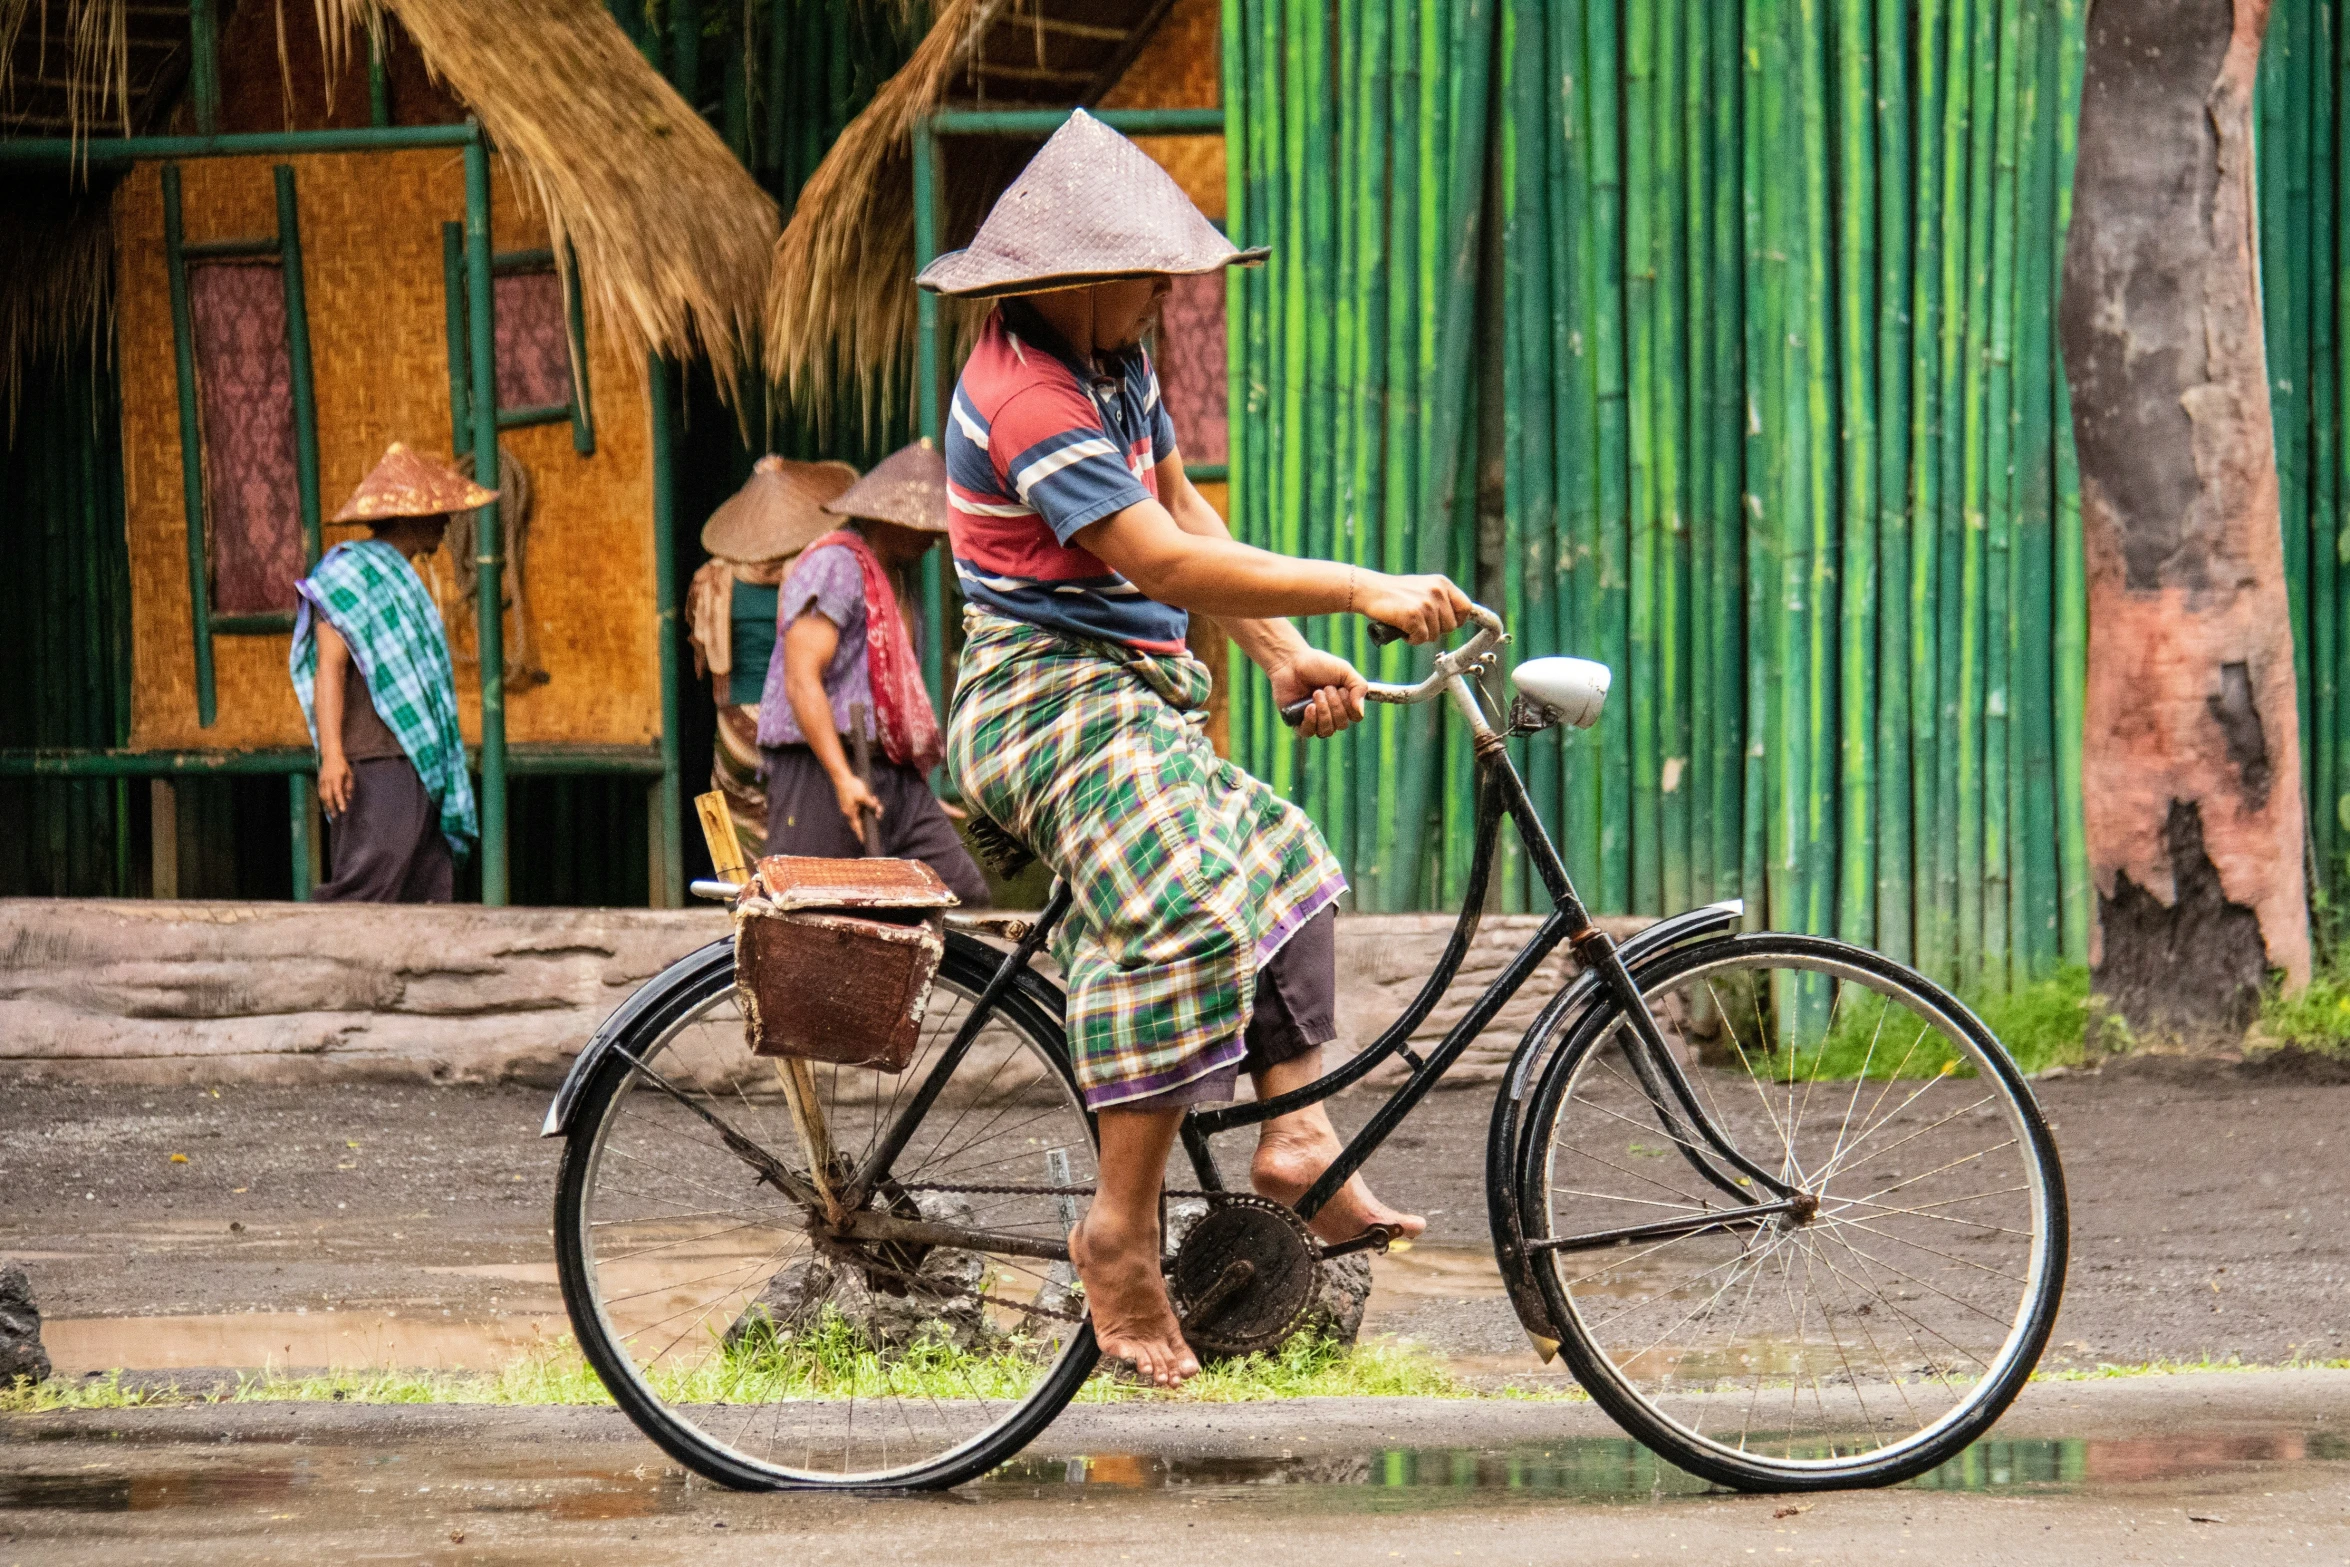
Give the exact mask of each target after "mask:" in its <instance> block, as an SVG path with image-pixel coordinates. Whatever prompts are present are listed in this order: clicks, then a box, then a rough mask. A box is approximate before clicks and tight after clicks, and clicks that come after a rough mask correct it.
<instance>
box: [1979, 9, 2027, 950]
mask: <svg viewBox="0 0 2350 1567" xmlns="http://www.w3.org/2000/svg"><path fill="white" fill-rule="evenodd" d="M2022 9H2023V0H2001V4H2000V18H1999V69H1998V77H1997V83H1998V85H1997V88H1996V92H1997V95H1998V105H1999V111H1998V117H1999V126H1998V142H1997V146H1998V151H1997V153H1996V155H1995V158H1996V161H1995V163H1994V165H1993V173H1992V185H1991V216H1992V232H1991V326H1990V339H1989V345H1988V348H1987V350H1986V352H1987V355H1988V359H1987V362H1986V366H1985V375H1984V396H1983V401H1984V415H1983V445H1984V454H1983V521H1984V526H1983V578H1982V581H1983V641H1982V647H1983V982H1984V984H1985V986H1986V987H1987V988H1989V989H1992V990H1998V989H2003V988H2005V987H2006V986H2007V985H2008V984H2010V983H2012V979H2013V975H2012V970H2011V967H2010V962H2011V948H2012V940H2011V936H2010V931H2011V927H2012V924H2013V919H2014V911H2013V908H2012V906H2011V904H2010V902H2009V897H2010V893H2011V891H2012V879H2013V878H2012V873H2011V867H2010V865H2009V856H2008V850H2009V847H2010V844H2009V839H2010V832H2009V827H2008V822H2009V818H2010V814H2011V813H2010V810H2009V806H2010V801H2011V796H2012V795H2013V793H2014V778H2013V775H2012V774H2011V772H2010V770H2009V767H2008V760H2009V751H2010V749H2011V748H2010V746H2009V740H2010V737H2011V735H2010V731H2011V716H2012V704H2013V702H2014V692H2013V691H2012V690H2011V689H2010V683H2009V678H2008V665H2009V656H2010V653H2011V652H2012V644H2011V643H2010V640H2009V622H2010V619H2011V614H2010V608H2011V605H2012V604H2013V601H2014V596H2015V587H2014V578H2013V568H2014V537H2013V533H2014V503H2013V494H2014V487H2015V467H2014V451H2015V429H2014V409H2015V384H2014V383H2015V308H2016V301H2015V264H2016V249H2017V246H2016V227H2017V218H2018V203H2019V201H2020V199H2021V192H2020V186H2019V182H2018V180H2017V177H2016V173H2017V162H2018V159H2019V157H2020V154H2021V150H2022V143H2023V126H2024V118H2025V116H2024V112H2023V106H2022V104H2021V102H2020V95H2021V91H2022V85H2021V84H2022V81H2023V76H2022V69H2023V59H2022V56H2023V37H2024V33H2023V27H2022V23H2021V12H2022Z"/></svg>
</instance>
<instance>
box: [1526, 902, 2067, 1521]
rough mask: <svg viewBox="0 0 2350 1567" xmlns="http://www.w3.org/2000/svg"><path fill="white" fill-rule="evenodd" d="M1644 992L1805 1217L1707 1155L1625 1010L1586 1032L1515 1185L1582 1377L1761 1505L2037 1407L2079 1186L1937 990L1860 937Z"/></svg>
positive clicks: (1787, 941)
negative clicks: (2031, 1385) (2068, 1204)
mask: <svg viewBox="0 0 2350 1567" xmlns="http://www.w3.org/2000/svg"><path fill="white" fill-rule="evenodd" d="M1635 979H1636V982H1637V983H1638V984H1639V986H1640V988H1641V991H1642V993H1643V994H1644V995H1646V996H1647V997H1648V998H1649V1005H1650V1008H1651V1010H1652V1012H1653V1013H1654V1015H1655V1016H1656V1019H1657V1022H1658V1024H1659V1027H1660V1028H1661V1030H1662V1032H1663V1034H1664V1037H1665V1041H1666V1044H1667V1047H1668V1048H1669V1049H1670V1050H1671V1051H1672V1053H1673V1055H1674V1058H1675V1060H1676V1061H1677V1062H1678V1063H1679V1064H1680V1066H1681V1069H1682V1072H1683V1073H1684V1074H1685V1077H1686V1080H1687V1082H1688V1084H1689V1087H1690V1094H1691V1097H1692V1098H1693V1099H1694V1100H1695V1101H1696V1104H1697V1106H1698V1107H1699V1108H1700V1109H1701V1110H1702V1111H1703V1112H1704V1118H1705V1119H1706V1120H1707V1121H1710V1122H1711V1124H1712V1125H1713V1126H1714V1127H1715V1128H1717V1129H1718V1130H1719V1132H1720V1133H1721V1134H1722V1136H1723V1138H1724V1139H1725V1141H1727V1142H1728V1143H1730V1144H1731V1145H1732V1146H1733V1147H1735V1148H1736V1149H1737V1150H1738V1151H1740V1152H1741V1153H1743V1154H1744V1155H1745V1157H1746V1158H1747V1159H1748V1160H1749V1161H1751V1163H1752V1164H1753V1165H1754V1166H1756V1167H1758V1168H1759V1170H1760V1173H1761V1174H1763V1175H1766V1176H1769V1177H1773V1178H1775V1179H1776V1180H1777V1181H1778V1182H1780V1183H1782V1184H1783V1185H1784V1186H1785V1187H1787V1188H1788V1189H1789V1191H1790V1195H1789V1196H1787V1197H1785V1198H1782V1197H1780V1196H1779V1195H1778V1194H1777V1193H1775V1192H1773V1191H1772V1190H1770V1189H1769V1184H1768V1183H1767V1182H1765V1181H1760V1180H1757V1179H1756V1178H1755V1176H1754V1175H1753V1174H1751V1173H1741V1171H1740V1170H1739V1169H1738V1167H1737V1166H1736V1165H1735V1163H1733V1162H1732V1161H1730V1160H1729V1159H1727V1158H1725V1157H1724V1155H1723V1154H1722V1153H1721V1151H1720V1150H1719V1149H1717V1148H1716V1147H1714V1146H1712V1145H1711V1144H1710V1143H1709V1141H1708V1139H1707V1138H1706V1137H1705V1136H1704V1134H1703V1130H1702V1128H1701V1125H1700V1123H1699V1120H1698V1118H1697V1117H1695V1116H1693V1115H1690V1114H1689V1113H1688V1112H1687V1110H1686V1108H1685V1107H1683V1106H1682V1105H1681V1104H1680V1103H1679V1101H1678V1096H1677V1094H1676V1092H1675V1090H1674V1085H1673V1083H1672V1081H1671V1074H1670V1072H1669V1070H1668V1069H1667V1068H1666V1067H1665V1066H1664V1065H1663V1064H1660V1063H1656V1062H1654V1061H1653V1060H1650V1059H1647V1058H1646V1057H1645V1056H1642V1055H1640V1054H1638V1052H1639V1051H1640V1047H1639V1045H1638V1043H1637V1041H1636V1040H1635V1038H1634V1036H1633V1034H1632V1032H1631V1029H1630V1028H1629V1026H1628V1025H1627V1023H1626V1021H1625V1018H1624V1015H1623V1014H1622V1013H1621V1012H1619V1011H1617V1010H1616V1009H1615V1008H1614V1007H1612V1006H1607V1007H1603V1008H1601V1009H1600V1010H1599V1011H1598V1012H1597V1013H1596V1014H1594V1015H1593V1016H1591V1017H1590V1018H1588V1019H1587V1020H1586V1021H1585V1022H1584V1023H1583V1024H1582V1025H1581V1026H1580V1027H1579V1028H1578V1029H1577V1030H1576V1031H1575V1033H1574V1034H1573V1036H1572V1037H1571V1038H1569V1039H1568V1040H1567V1042H1566V1043H1565V1045H1564V1047H1563V1048H1561V1049H1560V1050H1559V1051H1558V1053H1557V1054H1556V1055H1555V1056H1554V1057H1553V1059H1552V1060H1551V1062H1550V1064H1549V1065H1548V1066H1547V1068H1546V1069H1545V1072H1544V1076H1543V1079H1542V1081H1541V1084H1540V1086H1539V1088H1538V1091H1537V1096H1536V1102H1535V1105H1534V1107H1533V1110H1532V1113H1531V1114H1530V1116H1529V1118H1528V1131H1527V1142H1526V1144H1525V1145H1524V1147H1523V1149H1522V1151H1521V1155H1520V1161H1519V1166H1518V1167H1519V1170H1520V1182H1521V1185H1520V1190H1521V1200H1522V1202H1523V1205H1524V1212H1525V1215H1526V1224H1527V1230H1528V1244H1529V1249H1530V1250H1531V1251H1532V1252H1533V1254H1534V1256H1535V1259H1536V1266H1535V1273H1536V1278H1537V1282H1538V1284H1539V1286H1540V1288H1541V1290H1542V1293H1543V1295H1544V1297H1545V1299H1546V1301H1547V1302H1548V1304H1549V1307H1550V1310H1551V1313H1552V1316H1553V1318H1554V1320H1555V1321H1556V1323H1557V1325H1558V1329H1559V1338H1560V1342H1561V1349H1562V1351H1563V1353H1564V1354H1565V1356H1566V1358H1567V1361H1568V1364H1569V1366H1570V1367H1571V1369H1572V1370H1573V1371H1574V1373H1575V1375H1576V1377H1577V1378H1578V1379H1579V1380H1580V1381H1581V1382H1582V1384H1583V1385H1584V1387H1585V1388H1586V1389H1588V1390H1589V1392H1590V1393H1591V1395H1592V1397H1593V1398H1594V1399H1596V1400H1597V1401H1598V1402H1599V1403H1600V1404H1601V1405H1603V1406H1604V1407H1605V1408H1606V1409H1607V1410H1608V1412H1609V1413H1610V1414H1612V1415H1614V1416H1615V1418H1616V1419H1617V1420H1618V1421H1619V1422H1620V1423H1622V1424H1623V1425H1624V1426H1625V1428H1626V1429H1627V1430H1629V1431H1631V1432H1632V1433H1633V1434H1634V1435H1635V1436H1637V1437H1639V1438H1640V1439H1641V1440H1642V1441H1643V1442H1646V1443H1647V1444H1648V1445H1649V1446H1651V1447H1653V1448H1655V1449H1656V1450H1657V1451H1658V1452H1660V1453H1662V1454H1664V1455H1665V1456H1666V1457H1668V1458H1670V1459H1671V1460H1672V1461H1673V1462H1675V1463H1677V1464H1679V1465H1680V1466H1681V1467H1683V1468H1685V1469H1688V1470H1690V1471H1691V1472H1693V1473H1695V1474H1698V1475H1702V1476H1704V1477H1705V1478H1707V1479H1709V1480H1714V1481H1716V1482H1718V1483H1720V1484H1724V1485H1730V1486H1736V1487H1740V1488H1742V1489H1750V1490H1814V1489H1827V1488H1831V1487H1839V1486H1858V1485H1883V1484H1889V1483H1892V1482H1894V1481H1897V1480H1901V1479H1906V1478H1908V1477H1909V1476H1911V1475H1915V1474H1918V1473H1921V1472H1923V1471H1924V1470H1926V1469H1929V1468H1932V1467H1933V1466H1935V1465H1936V1464H1939V1463H1941V1462H1943V1461H1944V1460H1946V1459H1948V1458H1950V1457H1951V1456H1953V1455H1955V1454H1956V1453H1957V1452H1958V1451H1959V1450H1960V1449H1962V1448H1963V1447H1965V1446H1966V1444H1967V1443H1969V1442H1971V1441H1973V1440H1974V1439H1975V1438H1976V1437H1977V1436H1979V1435H1981V1434H1982V1433H1983V1432H1984V1431H1985V1430H1987V1429H1988V1428H1989V1427H1990V1425H1991V1423H1992V1422H1993V1421H1994V1420H1996V1419H1997V1418H1998V1417H1999V1415H2000V1413H2001V1412H2002V1411H2004V1410H2005V1409H2006V1407H2007V1405H2008V1403H2009V1402H2010V1401H2011V1400H2012V1399H2013V1398H2014V1397H2015V1395H2016V1393H2017V1392H2018V1391H2020V1390H2021V1388H2022V1386H2023V1384H2024V1381H2025V1379H2026V1378H2027V1377H2028V1376H2029V1375H2030V1373H2031V1370H2032V1367H2033V1365H2034V1364H2035V1363H2036V1362H2037V1360H2038V1359H2039V1355H2040V1351H2041V1349H2042V1347H2043V1346H2044V1345H2045V1344H2046V1342H2047V1337H2048V1332H2049V1329H2050V1327H2051V1326H2052V1325H2053V1323H2054V1321H2055V1317H2056V1308H2057V1303H2058V1299H2059V1297H2060V1295H2061V1293H2062V1289H2063V1281H2064V1264H2065V1248H2066V1214H2065V1198H2064V1180H2063V1175H2062V1172H2061V1170H2060V1169H2059V1167H2058V1163H2057V1157H2056V1150H2055V1145H2054V1143H2053V1141H2052V1140H2051V1139H2050V1137H2049V1134H2048V1129H2047V1126H2046V1124H2045V1123H2044V1122H2043V1120H2042V1119H2041V1116H2040V1113H2039V1110H2038V1107H2037V1106H2036V1105H2035V1104H2034V1103H2033V1100H2032V1095H2031V1091H2030V1089H2029V1088H2028V1087H2026V1085H2025V1083H2024V1081H2023V1078H2022V1075H2021V1074H2020V1073H2019V1072H2018V1071H2017V1070H2016V1068H2015V1065H2014V1063H2013V1062H2012V1061H2010V1060H2009V1059H2008V1056H2007V1053H2006V1052H2005V1051H2004V1050H2003V1049H2001V1047H2000V1045H1999V1043H1998V1041H1997V1040H1995V1039H1994V1038H1993V1037H1992V1036H1991V1034H1990V1033H1989V1031H1988V1030H1987V1029H1985V1028H1984V1026H1983V1024H1982V1023H1981V1021H1980V1020H1979V1019H1977V1018H1976V1017H1975V1016H1974V1014H1973V1013H1971V1012H1970V1011H1968V1010H1967V1009H1966V1008H1965V1007H1964V1006H1962V1005H1961V1004H1960V1003H1959V1002H1958V1001H1957V1000H1956V999H1955V998H1953V997H1951V996H1950V995H1948V994H1947V993H1946V992H1944V991H1942V990H1941V989H1939V988H1938V987H1936V986H1935V985H1934V984H1932V982H1930V981H1928V980H1926V979H1925V978H1924V977H1923V976H1921V975H1918V974H1916V973H1913V972H1912V971H1910V970H1908V969H1906V968H1903V967H1902V966H1901V965H1899V964H1897V963H1894V962H1892V961H1890V960H1888V959H1886V958H1883V957H1880V956H1878V955H1877V954H1875V953H1872V952H1868V951H1865V950H1862V949H1860V948H1857V947H1851V946H1846V945H1844V944H1843V943H1840V942H1835V941H1828V940H1824V939H1820V938H1815V937H1808V936H1789V935H1756V936H1733V937H1723V938H1720V939H1717V940H1713V941H1707V942H1701V943H1698V944H1696V945H1694V946H1690V947H1685V948H1681V949H1679V950H1676V951H1673V952H1668V953H1666V954H1664V955H1662V956H1660V957H1659V958H1657V959H1655V960H1653V961H1652V962H1650V963H1648V964H1646V965H1644V966H1643V967H1642V969H1641V970H1640V972H1639V973H1638V974H1637V975H1636V976H1635ZM1756 1206H1759V1207H1760V1208H1762V1209H1763V1210H1764V1211H1763V1213H1762V1214H1761V1215H1760V1216H1759V1217H1752V1218H1746V1217H1741V1214H1742V1212H1743V1211H1744V1210H1745V1209H1747V1208H1749V1207H1756Z"/></svg>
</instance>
